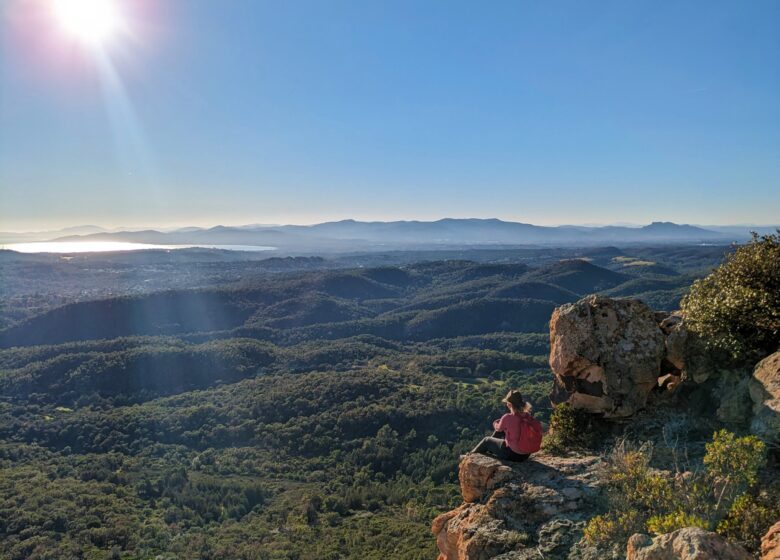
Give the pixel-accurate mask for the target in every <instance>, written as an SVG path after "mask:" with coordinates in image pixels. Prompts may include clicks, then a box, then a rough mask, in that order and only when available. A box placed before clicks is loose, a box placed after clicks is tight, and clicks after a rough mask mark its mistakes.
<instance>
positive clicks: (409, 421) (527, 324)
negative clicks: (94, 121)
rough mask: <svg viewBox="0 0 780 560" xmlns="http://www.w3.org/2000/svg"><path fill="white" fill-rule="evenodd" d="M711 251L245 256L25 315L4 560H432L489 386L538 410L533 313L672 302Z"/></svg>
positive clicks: (9, 395) (0, 537)
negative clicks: (613, 302) (164, 286)
mask: <svg viewBox="0 0 780 560" xmlns="http://www.w3.org/2000/svg"><path fill="white" fill-rule="evenodd" d="M648 251H649V250H648ZM724 251H725V249H724V248H719V249H717V250H715V249H713V248H700V247H699V248H697V247H688V248H681V247H680V248H674V249H671V248H670V249H668V250H666V251H660V250H659V252H656V253H654V254H651V253H650V252H643V253H626V252H624V251H620V250H615V249H609V248H605V249H601V250H599V251H597V252H595V253H594V254H592V255H589V256H587V257H585V258H584V259H583V258H579V259H570V258H569V259H564V260H563V261H561V260H560V259H555V258H554V257H552V258H551V257H550V256H545V255H537V256H536V257H535V258H534V259H525V260H523V259H505V258H504V257H506V255H505V254H502V259H501V260H498V261H490V260H489V259H488V258H486V257H484V256H483V259H484V260H477V259H475V260H464V259H448V260H434V259H426V260H416V261H412V262H406V263H400V264H392V265H385V266H366V267H361V266H355V263H356V259H359V258H360V257H349V259H347V260H346V261H344V262H349V263H352V266H340V267H336V266H334V265H333V263H332V262H327V261H322V262H319V263H317V262H316V261H301V262H299V263H298V264H300V265H301V266H303V267H304V268H305V269H304V270H298V269H293V270H289V269H288V270H286V271H285V270H284V269H283V268H284V267H279V268H278V269H277V271H276V272H273V273H268V272H267V271H263V269H262V265H260V264H259V263H261V262H262V261H259V262H255V261H253V264H251V265H246V266H244V265H242V267H240V269H239V270H240V271H241V272H240V277H239V276H237V277H234V278H232V279H231V281H230V282H229V283H226V284H225V285H221V286H220V285H212V284H211V281H212V278H213V277H211V276H208V277H207V280H205V281H203V285H201V286H197V285H196V286H194V287H193V288H188V289H181V288H177V289H170V290H163V291H157V292H152V293H140V294H120V295H118V296H114V297H102V298H99V299H94V300H86V301H78V300H76V301H72V302H70V303H66V304H65V305H60V306H56V305H54V306H42V310H41V312H40V313H38V314H33V315H31V316H29V317H25V318H22V319H21V320H17V321H13V322H11V324H10V326H8V327H7V328H6V329H5V330H3V331H2V332H0V341H1V342H0V344H1V345H2V349H0V557H2V558H8V559H9V560H22V559H25V560H27V559H30V560H32V559H44V558H71V557H73V558H89V559H104V558H105V559H109V558H126V559H131V558H148V557H156V558H161V559H174V558H194V557H197V558H206V559H217V558H220V559H221V558H239V559H242V558H243V559H249V558H252V559H255V558H268V559H287V558H299V559H312V560H313V559H315V558H316V559H323V558H324V559H334V560H335V559H337V558H377V559H378V558H387V557H395V558H410V559H429V558H432V557H433V556H434V555H435V551H434V549H435V547H434V544H433V542H432V539H431V538H430V529H429V527H430V521H431V519H432V518H433V517H434V516H435V515H437V514H438V513H441V512H443V511H446V510H448V509H451V508H452V507H454V506H455V505H457V503H458V502H459V500H460V498H459V493H458V490H457V486H456V472H457V461H458V455H459V454H460V453H463V452H464V451H466V450H467V449H469V448H470V447H471V446H473V445H474V443H475V442H476V441H477V440H478V439H479V438H480V437H482V435H484V434H485V431H486V429H487V428H488V427H489V426H490V420H492V419H493V418H495V417H496V416H497V415H498V414H500V413H501V407H500V402H499V401H500V397H501V395H502V394H503V393H505V392H506V389H507V387H516V388H520V389H522V391H523V392H524V394H525V395H526V398H527V399H528V400H529V401H531V402H532V403H533V404H534V406H535V407H536V414H537V416H538V417H539V418H541V419H543V420H544V419H545V418H546V417H547V415H548V413H549V400H548V394H549V391H550V385H551V374H550V372H549V370H548V367H547V354H548V340H549V334H548V333H547V323H548V321H549V318H550V313H551V311H552V309H553V308H554V307H555V306H556V305H559V304H561V303H564V302H567V301H574V300H576V299H578V298H579V297H580V296H581V295H583V294H586V293H590V292H601V293H607V294H613V295H620V296H622V295H631V296H637V297H641V298H643V299H645V300H646V301H648V302H649V303H651V305H653V306H655V307H657V308H666V309H671V308H674V307H675V306H676V305H677V302H678V300H679V297H680V296H681V294H683V293H684V292H685V290H686V288H687V286H688V285H689V284H690V282H691V281H692V279H693V278H696V277H697V276H700V275H702V274H703V273H704V272H705V271H706V270H708V268H709V267H711V266H713V265H714V264H717V262H718V260H719V258H720V256H721V255H722V254H723V253H724ZM493 255H494V254H493ZM427 256H428V255H426V257H427ZM117 258H118V257H117ZM127 258H133V259H137V258H138V257H127ZM404 258H408V257H404ZM81 262H82V263H84V262H86V263H87V265H89V261H88V260H86V261H81ZM102 262H103V263H105V261H102ZM74 263H75V264H77V266H81V264H78V261H75V260H74V261H67V262H64V263H50V264H48V265H47V266H50V267H51V268H50V272H48V273H47V274H48V276H46V274H43V273H41V274H40V275H39V276H37V277H36V280H35V283H34V286H35V289H36V290H39V291H41V292H44V293H45V290H46V289H47V284H46V282H45V279H46V278H47V277H48V278H51V284H52V285H53V286H60V285H62V284H61V283H62V282H65V281H64V280H63V279H62V277H60V276H58V274H56V271H59V270H68V268H67V267H68V266H71V265H73V264H74ZM292 264H294V266H298V264H295V263H292ZM89 266H92V265H89ZM189 266H192V267H193V268H188V267H189ZM196 266H201V265H188V264H186V263H180V264H178V265H176V267H178V270H179V272H188V273H192V271H194V270H196V268H195V267H196ZM274 266H276V265H274ZM100 267H101V268H100V270H104V269H105V270H111V269H110V268H109V267H108V266H107V265H106V264H101V265H100ZM176 267H174V268H176ZM252 267H256V268H257V269H258V273H257V274H248V271H250V270H251V269H252ZM293 268H294V267H293ZM5 270H6V274H7V278H9V280H11V281H12V282H14V283H15V284H14V285H15V286H18V287H17V288H14V289H18V290H21V289H23V282H22V279H21V277H19V278H16V277H11V274H13V271H14V270H15V269H13V268H6V269H5ZM20 270H21V269H20ZM83 270H97V269H94V268H90V269H83ZM165 270H168V269H165ZM9 271H10V272H11V274H9ZM158 273H159V269H158ZM96 274H105V272H99V271H98V272H96ZM87 276H88V274H87V273H85V272H82V273H80V275H79V276H74V277H72V278H76V277H77V278H87ZM160 280H161V281H164V280H165V279H164V278H162V279H160ZM194 280H197V276H194ZM68 282H74V280H73V279H71V280H68ZM195 283H196V284H197V282H195Z"/></svg>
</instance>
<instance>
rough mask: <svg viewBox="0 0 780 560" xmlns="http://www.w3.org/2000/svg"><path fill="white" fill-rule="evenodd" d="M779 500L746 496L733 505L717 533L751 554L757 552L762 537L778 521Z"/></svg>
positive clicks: (762, 496) (719, 525) (763, 496)
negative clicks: (738, 544)
mask: <svg viewBox="0 0 780 560" xmlns="http://www.w3.org/2000/svg"><path fill="white" fill-rule="evenodd" d="M778 506H780V504H779V503H778V502H777V500H776V499H775V500H772V499H771V498H770V497H769V496H767V495H761V496H759V497H755V496H751V495H750V494H744V495H742V496H739V497H738V498H737V499H736V500H734V503H733V504H731V508H730V509H729V512H728V515H727V516H726V518H725V519H723V520H722V521H721V522H720V523H718V528H717V531H718V533H720V534H721V535H723V536H724V537H726V538H727V539H730V540H732V541H736V542H738V543H740V544H741V545H742V546H744V547H745V548H747V549H748V550H749V551H751V552H756V551H757V550H758V548H759V543H760V542H761V537H762V536H763V535H764V533H766V531H767V529H768V528H769V527H770V526H771V525H772V524H773V523H774V522H775V520H776V519H777V512H778V511H779V510H778Z"/></svg>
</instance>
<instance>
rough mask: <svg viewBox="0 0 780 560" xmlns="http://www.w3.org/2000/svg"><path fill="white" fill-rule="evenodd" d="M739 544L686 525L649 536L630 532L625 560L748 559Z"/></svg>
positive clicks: (748, 555) (749, 557)
mask: <svg viewBox="0 0 780 560" xmlns="http://www.w3.org/2000/svg"><path fill="white" fill-rule="evenodd" d="M750 559H751V556H750V554H748V553H747V551H745V549H744V548H742V547H741V546H739V545H736V544H733V543H730V542H728V541H726V540H725V539H724V538H723V537H721V536H720V535H718V534H717V533H711V532H710V531H705V530H704V529H699V528H698V527H686V528H685V529H678V530H677V531H674V532H672V533H667V534H665V535H661V536H659V537H655V538H651V537H650V536H648V535H639V534H637V535H634V536H632V537H631V538H630V539H628V546H627V550H626V560H750Z"/></svg>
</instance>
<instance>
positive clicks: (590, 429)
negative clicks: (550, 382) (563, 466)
mask: <svg viewBox="0 0 780 560" xmlns="http://www.w3.org/2000/svg"><path fill="white" fill-rule="evenodd" d="M596 422H597V419H596V418H594V416H593V414H590V413H589V412H585V411H584V410H578V409H576V408H574V407H573V406H571V405H570V404H568V403H562V404H559V405H558V406H556V407H555V408H554V409H553V411H552V413H551V414H550V427H549V430H548V431H547V434H546V436H545V438H544V442H543V447H544V449H545V450H546V451H549V452H550V453H562V452H564V451H568V450H571V449H590V448H592V447H594V446H595V445H596V444H597V442H598V441H599V440H600V439H601V438H600V430H599V426H597V425H596Z"/></svg>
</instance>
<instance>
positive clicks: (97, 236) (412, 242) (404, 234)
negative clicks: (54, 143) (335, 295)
mask: <svg viewBox="0 0 780 560" xmlns="http://www.w3.org/2000/svg"><path fill="white" fill-rule="evenodd" d="M751 230H758V231H759V233H767V232H771V231H774V228H772V227H760V228H755V227H750V226H744V227H743V226H711V227H706V228H705V227H699V226H693V225H686V224H675V223H672V222H653V223H651V224H649V225H646V226H642V227H628V226H603V227H594V226H555V227H551V226H537V225H532V224H524V223H518V222H506V221H503V220H498V219H455V218H445V219H442V220H437V221H431V222H423V221H395V222H360V221H356V220H342V221H338V222H325V223H321V224H315V225H309V226H299V225H283V226H269V225H251V226H216V227H212V228H197V227H187V228H180V229H176V230H166V231H161V230H154V229H148V230H141V231H105V230H100V228H97V227H95V226H84V227H82V228H71V231H66V230H62V231H60V232H48V233H47V232H44V233H42V234H41V233H39V234H2V233H0V241H1V242H5V243H10V242H19V241H23V240H24V241H33V240H35V241H43V240H45V241H54V240H57V241H126V242H136V243H152V244H161V245H198V244H203V245H246V246H261V245H262V246H272V247H277V248H279V249H282V250H289V251H352V250H377V249H399V248H403V249H409V248H423V247H424V248H431V247H442V246H446V247H455V246H470V245H550V246H592V245H604V244H609V245H632V244H691V243H729V242H732V241H744V240H746V239H748V238H749V235H750V231H751ZM63 233H67V235H62V234H63ZM57 234H59V235H57ZM7 236H15V237H12V239H13V241H12V240H11V239H9V238H8V237H7ZM22 236H26V238H24V239H21V238H20V237H22ZM33 237H35V238H34V239H33Z"/></svg>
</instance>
